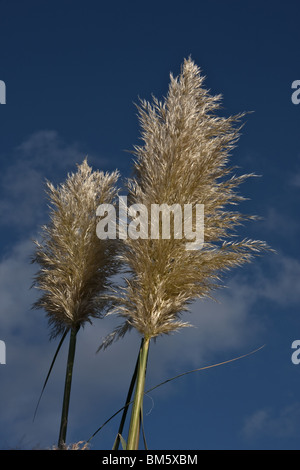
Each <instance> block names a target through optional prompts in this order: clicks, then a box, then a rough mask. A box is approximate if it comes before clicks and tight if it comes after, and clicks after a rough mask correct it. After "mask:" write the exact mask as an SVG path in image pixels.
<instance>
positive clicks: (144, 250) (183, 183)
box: [103, 58, 269, 347]
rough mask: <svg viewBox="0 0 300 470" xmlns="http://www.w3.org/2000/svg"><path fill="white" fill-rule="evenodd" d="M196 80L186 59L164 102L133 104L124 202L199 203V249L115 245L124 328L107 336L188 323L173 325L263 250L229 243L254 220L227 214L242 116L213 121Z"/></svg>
mask: <svg viewBox="0 0 300 470" xmlns="http://www.w3.org/2000/svg"><path fill="white" fill-rule="evenodd" d="M203 81H204V77H203V76H202V75H201V73H200V69H199V68H198V67H197V66H196V65H195V63H194V62H193V61H192V60H191V59H190V58H189V59H186V60H185V61H184V63H183V66H182V69H181V73H180V75H179V77H177V78H174V77H173V76H172V75H171V76H170V85H169V90H168V95H167V97H166V99H165V100H164V102H160V101H158V100H157V99H156V98H153V103H152V104H150V103H148V102H147V101H143V100H142V101H141V103H140V105H139V106H138V111H139V120H140V125H141V135H142V139H143V145H141V146H135V148H134V154H135V157H136V160H135V164H134V169H135V173H134V177H133V178H131V179H130V180H129V181H128V191H129V195H128V200H129V201H130V202H131V203H132V204H134V203H141V204H144V205H145V206H146V207H147V208H148V211H150V206H151V204H162V203H166V204H169V205H172V204H176V203H179V204H181V205H183V204H192V205H193V207H195V205H196V204H204V246H203V248H202V249H201V250H198V251H188V250H186V249H185V244H186V240H185V239H184V237H183V238H182V239H175V238H174V237H173V239H172V238H171V239H168V240H166V239H158V240H153V239H142V238H139V239H137V240H136V239H134V240H133V239H131V238H127V240H125V241H124V243H123V249H122V260H123V261H124V263H126V264H127V266H128V267H129V271H130V274H131V276H130V277H129V278H128V279H127V285H126V287H125V288H123V289H122V290H121V294H116V296H115V298H114V306H115V309H114V310H113V312H117V313H118V314H119V315H121V316H122V317H123V318H125V324H124V325H123V326H121V327H120V328H119V329H117V330H116V331H115V332H114V333H113V334H111V335H110V336H109V337H108V338H107V341H106V342H104V344H103V346H104V347H105V346H106V345H107V344H109V343H110V342H111V341H112V340H113V339H114V338H116V337H118V336H123V335H124V333H125V332H126V331H127V329H129V328H131V327H134V328H136V329H137V330H138V331H139V332H140V333H141V334H142V335H143V336H145V337H148V338H149V337H155V336H157V335H160V334H163V333H169V332H171V331H174V330H177V329H178V328H181V327H184V326H188V324H187V323H184V322H182V321H181V320H180V315H181V313H182V312H183V311H184V310H187V308H188V305H189V303H190V302H191V301H193V300H194V299H196V298H197V297H200V298H203V297H207V296H210V295H211V292H212V291H213V290H214V289H216V288H217V287H218V285H219V284H218V283H219V280H220V275H221V274H222V272H224V271H225V270H228V269H231V268H233V267H236V266H240V265H243V264H244V263H247V262H249V261H251V260H252V258H253V256H254V255H257V254H259V253H260V252H262V251H263V250H268V249H269V248H268V247H267V245H266V244H265V243H264V242H261V241H257V240H247V239H244V240H242V241H239V242H232V241H230V240H229V238H230V236H231V234H232V231H233V230H234V229H235V228H236V226H237V225H239V224H241V223H242V221H244V220H247V219H255V217H252V216H246V215H242V214H241V213H239V212H236V211H230V210H228V205H235V204H237V203H238V202H240V201H242V200H243V197H241V196H240V195H239V194H238V193H237V192H236V189H237V187H238V186H239V185H240V184H241V183H242V182H243V181H244V180H245V179H246V178H248V177H249V176H254V175H242V176H235V175H232V168H230V167H228V161H229V156H230V152H231V151H232V149H233V148H234V147H235V145H236V142H237V140H238V138H239V131H240V127H241V126H240V125H238V126H236V125H237V124H238V123H239V122H240V121H241V118H242V117H243V116H244V114H239V115H236V116H231V117H228V118H225V117H218V116H216V114H215V112H216V110H218V108H219V107H220V98H221V97H220V95H218V96H211V95H210V94H209V92H208V91H207V90H206V89H205V88H203Z"/></svg>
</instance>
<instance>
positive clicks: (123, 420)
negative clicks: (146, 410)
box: [112, 339, 144, 450]
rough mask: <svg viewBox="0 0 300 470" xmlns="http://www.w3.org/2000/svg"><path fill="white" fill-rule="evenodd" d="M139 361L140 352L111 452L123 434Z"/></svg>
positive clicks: (116, 447) (116, 446) (117, 445)
mask: <svg viewBox="0 0 300 470" xmlns="http://www.w3.org/2000/svg"><path fill="white" fill-rule="evenodd" d="M143 341H144V340H143V339H142V341H141V347H142V344H143ZM139 359H140V352H139V354H138V357H137V360H136V364H135V368H134V372H133V375H132V378H131V382H130V386H129V390H128V393H127V397H126V401H125V405H124V407H123V414H122V419H121V421H120V426H119V430H118V434H117V437H116V439H115V442H114V445H113V448H112V450H118V449H119V444H120V436H122V434H123V428H124V424H125V421H126V416H127V411H128V408H129V405H130V402H131V396H132V393H133V390H134V386H135V382H136V376H137V370H138V366H139Z"/></svg>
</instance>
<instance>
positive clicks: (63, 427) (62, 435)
mask: <svg viewBox="0 0 300 470" xmlns="http://www.w3.org/2000/svg"><path fill="white" fill-rule="evenodd" d="M78 330H79V327H73V328H71V331H70V341H69V352H68V362H67V369H66V378H65V389H64V398H63V406H62V413H61V421H60V430H59V439H58V448H59V449H60V450H63V449H64V448H65V444H66V435H67V426H68V414H69V404H70V395H71V385H72V376H73V365H74V358H75V349H76V336H77V333H78Z"/></svg>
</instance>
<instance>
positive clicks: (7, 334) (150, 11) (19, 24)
mask: <svg viewBox="0 0 300 470" xmlns="http://www.w3.org/2000/svg"><path fill="white" fill-rule="evenodd" d="M299 40H300V33H299V2H297V1H291V0H287V1H284V2H283V1H272V2H271V1H265V2H261V1H260V2H259V1H256V0H255V1H247V0H245V1H243V2H240V1H237V0H236V1H233V0H230V1H229V0H226V1H225V0H223V1H221V0H218V1H201V0H199V1H194V0H190V1H189V0H187V1H186V2H184V3H183V2H177V1H175V0H173V1H172V2H171V1H169V0H166V1H160V2H158V1H156V0H154V1H153V0H152V1H151V2H148V1H145V2H136V1H131V2H120V1H112V2H98V1H89V0H88V1H85V2H83V1H66V0H62V1H57V0H53V1H51V2H50V1H49V2H46V1H32V0H27V1H26V2H24V1H8V0H6V1H5V0H2V1H0V44H1V48H0V80H3V81H4V82H5V83H6V89H7V96H6V101H7V102H6V105H1V106H0V164H1V172H0V217H1V218H0V221H1V250H0V255H1V261H0V293H1V299H2V302H1V304H2V308H1V309H0V339H1V340H3V341H5V343H6V347H7V364H6V365H0V384H1V385H0V403H1V406H0V447H1V448H14V447H20V448H31V447H35V446H40V447H41V448H45V447H49V446H51V445H52V444H55V443H56V440H57V433H58V426H59V417H60V407H61V397H62V390H63V376H64V367H65V354H66V350H64V351H62V353H61V355H60V357H59V359H58V363H57V365H56V367H55V369H54V372H53V376H52V378H51V380H50V383H49V388H48V389H47V391H46V393H45V396H44V397H43V401H42V403H41V407H40V411H39V414H38V416H37V418H36V420H35V422H34V423H32V413H33V411H34V407H35V404H36V401H37V398H38V395H39V392H40V389H41V386H42V383H43V380H44V377H45V374H46V372H47V367H48V366H49V364H50V361H51V355H52V354H53V352H54V350H55V346H56V344H55V343H53V342H51V343H50V342H49V341H48V331H47V325H46V321H45V319H44V314H43V312H33V311H31V310H30V306H31V304H32V302H33V301H34V299H35V295H36V294H35V292H33V291H32V290H30V289H29V287H30V285H31V282H32V276H33V273H34V269H33V267H32V266H31V265H30V264H29V257H30V254H31V253H32V250H33V245H32V242H31V238H32V237H35V236H36V234H37V233H38V231H39V226H40V224H41V223H43V222H44V221H45V220H47V212H46V211H45V207H46V206H45V205H46V201H45V199H44V193H43V183H44V180H45V178H48V179H50V180H51V181H53V182H55V183H58V182H60V181H62V180H64V179H65V177H66V175H67V172H68V171H74V170H75V169H76V163H80V162H81V161H82V160H83V158H84V157H85V155H88V157H89V162H90V163H91V164H92V165H93V167H95V168H99V169H101V170H114V169H115V168H118V169H119V170H120V172H121V174H122V176H123V177H126V176H128V175H129V174H130V172H131V168H132V166H131V155H130V154H129V153H128V152H127V150H132V148H133V145H135V144H138V143H139V142H140V141H139V126H138V119H137V116H136V108H135V106H134V103H136V102H138V99H139V97H141V98H145V99H148V100H150V99H151V95H152V94H154V95H155V96H156V97H157V98H159V99H162V98H163V96H165V95H166V93H167V89H168V83H169V74H170V72H172V73H173V74H174V75H178V74H179V72H180V66H181V64H182V62H183V60H184V58H186V57H188V56H189V55H191V56H192V58H193V60H194V61H195V62H196V64H197V65H198V66H199V67H200V68H201V70H202V72H203V74H204V75H205V76H206V82H205V84H206V87H207V88H209V89H210V90H211V93H212V94H219V93H221V94H222V95H223V109H222V110H221V112H222V114H224V115H226V116H229V115H232V114H235V113H239V112H242V111H254V112H253V113H252V114H249V115H248V116H247V118H246V125H245V127H244V129H243V135H242V137H241V139H240V141H239V145H238V147H237V148H236V149H235V150H234V152H233V155H232V163H233V164H235V165H238V166H240V169H241V172H243V173H244V172H252V171H253V172H255V173H257V174H259V175H262V177H261V178H255V179H251V181H248V182H247V183H245V184H244V185H243V187H241V192H242V194H243V195H245V196H247V197H249V198H250V200H249V201H247V202H245V203H243V205H242V206H241V208H240V209H241V210H242V211H244V212H251V213H254V214H258V215H260V216H262V217H263V218H264V220H262V221H260V222H255V223H251V224H247V226H246V227H243V228H241V230H240V236H241V237H243V236H247V237H250V238H258V239H262V240H266V241H267V242H268V243H269V244H270V245H271V246H272V247H273V248H275V249H276V250H277V254H276V255H267V256H265V257H264V258H261V259H259V260H257V261H255V263H254V264H253V265H251V266H249V267H247V268H243V269H238V270H236V271H234V272H232V273H231V275H229V276H228V277H227V278H226V284H227V285H228V289H224V290H223V291H220V292H219V296H218V298H219V300H220V302H221V303H220V304H214V303H211V302H197V303H195V305H193V306H192V313H191V315H190V318H188V319H189V320H190V321H191V322H192V323H193V324H195V325H196V326H197V328H193V329H186V330H184V331H183V332H180V333H178V334H176V335H174V336H171V337H168V338H159V339H158V341H157V343H156V344H153V345H152V347H151V350H150V356H149V370H148V376H147V381H148V386H149V387H151V386H153V385H155V384H156V383H158V382H160V381H162V380H165V379H166V378H168V377H170V376H172V375H176V374H177V373H181V372H184V371H185V370H189V369H193V368H196V367H201V366H205V365H208V364H212V363H214V362H220V361H223V360H227V359H230V358H232V357H235V356H239V355H241V354H244V353H247V352H249V351H251V350H253V349H255V348H256V347H259V346H261V345H262V344H265V347H264V348H263V349H262V350H261V351H259V352H258V353H256V354H254V355H253V356H250V357H248V358H245V359H243V360H241V361H237V362H234V363H232V364H228V365H226V366H222V367H218V368H213V369H211V370H209V371H206V372H202V373H195V374H191V375H189V376H186V377H183V378H181V379H179V380H178V381H175V382H172V383H170V384H167V385H165V386H164V387H162V388H161V389H158V390H156V391H155V392H152V393H151V394H150V397H146V399H145V430H146V434H147V438H148V445H149V448H150V449H255V448H258V449H270V448H271V449H281V448H282V449H289V448H292V449H299V447H300V444H299V442H300V441H299V435H300V399H299V394H298V389H299V384H300V376H299V374H300V365H298V366H297V365H295V364H293V363H292V361H291V355H292V349H291V344H292V342H293V341H294V340H297V339H300V326H299V300H300V260H299V235H300V230H299V229H300V224H299V196H300V133H299V123H300V105H295V104H293V103H292V101H291V95H292V92H293V90H292V88H291V85H292V82H293V81H294V80H300V70H299V60H298V58H299V51H298V44H299ZM110 328H111V325H110V323H109V322H106V321H105V322H103V324H102V322H97V323H96V324H95V325H94V327H92V328H87V329H86V330H84V331H83V332H82V334H81V338H80V340H79V346H78V347H79V351H78V360H77V362H76V363H75V376H74V386H73V390H72V401H71V409H70V421H69V423H70V424H69V431H68V432H69V434H68V440H69V442H74V441H78V440H85V439H88V437H89V436H90V435H91V434H92V433H93V432H94V431H95V430H96V429H97V427H98V426H100V425H101V424H102V422H104V421H105V420H106V419H107V418H108V417H109V416H110V415H111V414H112V413H113V412H114V411H115V410H116V409H118V408H119V407H120V406H121V405H122V404H123V401H124V400H125V397H126V393H127V386H128V384H129V381H130V374H131V372H132V368H133V363H134V361H135V356H136V354H137V350H138V346H139V338H138V337H137V335H135V334H130V335H129V336H127V337H125V338H124V340H122V341H120V342H118V343H117V344H116V345H114V346H112V348H110V350H107V351H106V352H105V353H103V354H100V355H99V354H98V355H95V350H96V349H97V347H98V345H99V343H100V341H101V337H102V336H104V335H105V332H109V331H110ZM95 370H96V373H95ZM117 426H118V420H115V421H112V422H111V423H110V424H109V425H108V426H107V427H106V428H105V429H104V430H103V431H102V433H101V435H100V434H99V435H97V437H95V439H94V440H93V441H92V443H93V448H94V449H109V448H111V446H112V444H113V440H114V437H115V432H116V430H117Z"/></svg>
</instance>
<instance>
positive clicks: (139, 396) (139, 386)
mask: <svg viewBox="0 0 300 470" xmlns="http://www.w3.org/2000/svg"><path fill="white" fill-rule="evenodd" d="M149 343H150V338H144V339H143V341H142V345H141V348H140V354H139V365H138V371H137V378H136V388H135V394H134V400H133V405H132V412H131V419H130V425H129V432H128V439H127V450H137V449H138V446H139V434H140V419H141V412H142V405H143V396H144V389H145V377H146V366H147V358H148V352H149Z"/></svg>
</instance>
